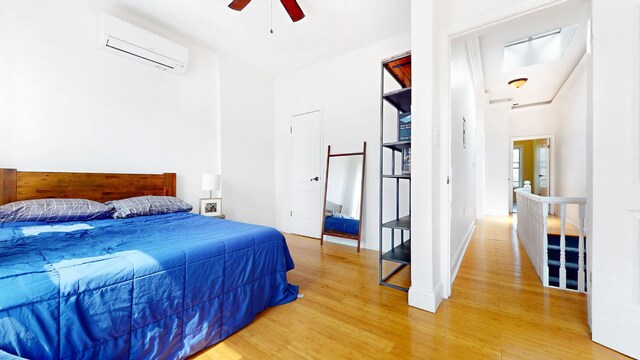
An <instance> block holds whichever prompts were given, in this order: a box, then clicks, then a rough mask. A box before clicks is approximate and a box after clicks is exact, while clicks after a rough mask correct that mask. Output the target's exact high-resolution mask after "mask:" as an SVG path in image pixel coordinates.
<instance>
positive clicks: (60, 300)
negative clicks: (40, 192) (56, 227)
mask: <svg viewBox="0 0 640 360" xmlns="http://www.w3.org/2000/svg"><path fill="white" fill-rule="evenodd" d="M64 224H69V223H64ZM86 224H88V225H90V226H91V227H93V228H92V229H85V230H76V231H71V232H44V233H41V234H39V235H34V236H24V233H23V228H22V227H21V225H19V224H4V226H3V227H2V228H0V289H1V290H0V359H2V358H28V359H143V358H144V359H157V358H164V359H167V358H169V359H174V358H185V357H187V356H189V355H191V354H194V353H196V352H198V351H200V350H202V349H205V348H206V347H208V346H210V345H212V344H215V343H217V342H219V341H221V340H222V339H224V338H226V337H228V336H229V335H231V334H233V333H234V332H236V331H238V330H239V329H241V328H242V327H244V326H246V325H247V324H249V323H250V322H251V321H252V320H253V319H254V318H255V316H256V314H258V313H259V312H260V311H262V310H264V309H266V308H268V307H270V306H275V305H280V304H285V303H288V302H291V301H293V300H295V299H296V297H297V294H298V288H297V286H294V285H290V284H288V282H287V276H286V273H287V271H289V270H291V269H293V267H294V264H293V260H292V259H291V256H290V254H289V249H288V247H287V244H286V242H285V239H284V237H283V236H282V234H281V233H279V232H278V231H277V230H275V229H272V228H268V227H263V226H256V225H248V224H242V223H237V222H232V221H226V220H218V219H213V218H207V217H203V216H199V215H194V214H186V213H178V214H167V215H155V216H145V217H138V218H133V219H125V220H96V221H89V222H86Z"/></svg>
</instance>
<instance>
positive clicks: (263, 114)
mask: <svg viewBox="0 0 640 360" xmlns="http://www.w3.org/2000/svg"><path fill="white" fill-rule="evenodd" d="M274 91H275V79H274V78H273V77H271V76H268V75H266V74H264V73H262V72H260V71H257V70H255V69H253V68H251V67H249V66H246V65H244V64H242V63H241V62H239V61H238V60H236V59H232V58H229V57H227V56H225V55H222V54H221V55H220V119H221V121H220V125H221V133H222V134H224V136H222V139H221V144H222V195H223V204H222V208H223V210H224V213H225V214H226V215H227V219H231V220H235V221H242V222H249V223H254V224H261V225H269V226H274V225H275V195H274V188H275V169H274V166H275V158H274V155H275V147H274V139H273V136H274V132H275V121H274V100H275V97H274Z"/></svg>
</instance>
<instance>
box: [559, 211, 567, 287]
mask: <svg viewBox="0 0 640 360" xmlns="http://www.w3.org/2000/svg"><path fill="white" fill-rule="evenodd" d="M566 217H567V204H565V203H561V204H560V275H559V276H560V289H566V288H567V268H566V238H565V226H566V221H567V219H566Z"/></svg>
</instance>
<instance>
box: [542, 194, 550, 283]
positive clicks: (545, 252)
mask: <svg viewBox="0 0 640 360" xmlns="http://www.w3.org/2000/svg"><path fill="white" fill-rule="evenodd" d="M541 216H542V271H543V274H542V282H543V283H544V286H549V236H548V235H547V217H548V216H549V204H548V203H542V214H541Z"/></svg>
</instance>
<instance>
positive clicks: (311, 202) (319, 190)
mask: <svg viewBox="0 0 640 360" xmlns="http://www.w3.org/2000/svg"><path fill="white" fill-rule="evenodd" d="M291 164H292V172H291V174H292V179H291V183H292V185H293V189H292V190H293V199H292V209H291V225H292V232H293V233H294V234H299V235H304V236H309V237H314V238H320V235H321V228H322V208H323V206H322V198H323V195H324V194H323V191H324V186H323V185H324V180H323V178H322V175H323V174H324V173H323V171H322V124H321V116H320V111H314V112H310V113H306V114H301V115H296V116H293V117H292V118H291Z"/></svg>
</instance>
